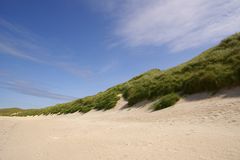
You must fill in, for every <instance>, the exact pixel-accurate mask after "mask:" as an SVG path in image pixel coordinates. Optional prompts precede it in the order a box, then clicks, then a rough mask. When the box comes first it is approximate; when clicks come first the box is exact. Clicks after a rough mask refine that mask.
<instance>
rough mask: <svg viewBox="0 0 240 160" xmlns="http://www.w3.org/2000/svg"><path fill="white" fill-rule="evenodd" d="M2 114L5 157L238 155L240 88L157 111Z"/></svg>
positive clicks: (0, 148) (188, 158)
mask: <svg viewBox="0 0 240 160" xmlns="http://www.w3.org/2000/svg"><path fill="white" fill-rule="evenodd" d="M126 103H127V102H126V101H124V100H123V99H122V98H121V99H120V100H119V101H118V102H117V106H116V107H115V108H114V109H112V110H108V111H105V112H104V111H94V110H92V111H90V112H88V113H86V114H80V113H74V114H68V115H58V116H57V115H51V116H50V115H49V116H35V117H0V126H1V127H0V160H68V159H69V160H80V159H81V160H108V159H109V160H123V159H124V160H161V159H163V160H239V159H240V134H239V133H240V88H235V89H230V90H223V91H220V92H219V93H217V94H215V95H214V96H211V95H210V94H207V93H202V94H194V95H191V96H187V97H185V98H183V99H181V100H180V101H179V102H178V103H177V104H176V105H174V106H172V107H169V108H166V109H163V110H161V111H156V112H152V111H150V110H149V109H148V106H150V105H151V103H150V102H148V101H143V102H141V103H138V104H136V105H134V106H133V107H131V108H126V106H125V105H126Z"/></svg>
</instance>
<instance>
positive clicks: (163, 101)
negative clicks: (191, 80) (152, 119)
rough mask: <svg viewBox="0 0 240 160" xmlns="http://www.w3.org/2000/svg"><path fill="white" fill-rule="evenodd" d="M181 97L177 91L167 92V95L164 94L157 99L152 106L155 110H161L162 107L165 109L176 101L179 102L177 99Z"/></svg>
mask: <svg viewBox="0 0 240 160" xmlns="http://www.w3.org/2000/svg"><path fill="white" fill-rule="evenodd" d="M179 99H180V96H179V95H178V94H176V93H170V94H167V95H165V96H162V97H161V98H160V99H159V100H157V101H156V102H155V103H154V104H153V105H152V106H151V108H152V109H153V110H154V111H157V110H160V109H164V108H167V107H170V106H172V105H174V104H175V103H177V101H178V100H179Z"/></svg>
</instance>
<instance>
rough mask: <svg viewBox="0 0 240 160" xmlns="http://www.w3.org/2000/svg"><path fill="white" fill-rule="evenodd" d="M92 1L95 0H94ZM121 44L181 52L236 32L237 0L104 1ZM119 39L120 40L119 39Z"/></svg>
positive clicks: (238, 19) (239, 20)
mask: <svg viewBox="0 0 240 160" xmlns="http://www.w3.org/2000/svg"><path fill="white" fill-rule="evenodd" d="M93 1H94V0H93ZM103 1H104V2H102V3H101V5H99V7H105V11H107V12H111V14H113V15H114V17H113V19H114V20H115V21H114V23H115V29H114V36H116V37H117V38H116V39H117V41H119V42H120V43H121V44H124V45H127V46H131V47H135V46H161V45H166V46H168V47H169V48H170V50H172V51H175V52H176V51H182V50H185V49H189V48H194V47H199V46H203V45H206V44H214V43H217V42H218V41H219V40H221V39H222V38H225V37H226V36H228V35H230V34H233V33H235V32H239V31H240V29H239V27H240V1H239V0H213V1H210V0H122V1H119V0H103ZM119 38H120V40H119Z"/></svg>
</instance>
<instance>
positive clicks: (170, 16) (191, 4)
mask: <svg viewBox="0 0 240 160" xmlns="http://www.w3.org/2000/svg"><path fill="white" fill-rule="evenodd" d="M239 28H240V1H239V0H218V1H209V0H167V1H166V0H101V1H98V0H51V1H47V0H42V1H33V0H21V1H19V0H0V107H1V108H3V107H22V108H30V107H31V108H33V107H43V106H49V105H53V104H56V103H62V102H67V101H71V100H73V99H76V98H81V97H84V96H88V95H93V94H95V93H97V92H99V91H103V90H105V89H107V88H109V87H111V86H114V85H115V84H118V83H121V82H124V81H126V80H128V79H130V78H132V77H133V76H135V75H138V74H140V73H142V72H145V71H147V70H150V69H153V68H159V69H162V70H164V69H167V68H169V67H172V66H175V65H178V64H180V63H182V62H185V61H187V60H189V59H191V58H192V57H194V56H196V55H198V54H199V53H201V52H202V51H203V50H205V49H207V48H209V47H211V46H213V45H215V44H217V43H218V42H219V41H220V40H221V39H223V38H225V37H226V36H229V35H231V34H233V33H235V32H238V31H239Z"/></svg>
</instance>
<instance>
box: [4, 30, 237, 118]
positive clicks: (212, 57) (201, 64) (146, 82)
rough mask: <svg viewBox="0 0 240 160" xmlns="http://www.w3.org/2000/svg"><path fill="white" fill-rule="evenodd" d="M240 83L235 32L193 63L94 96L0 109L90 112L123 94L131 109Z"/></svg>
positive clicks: (153, 72) (148, 74)
mask: <svg viewBox="0 0 240 160" xmlns="http://www.w3.org/2000/svg"><path fill="white" fill-rule="evenodd" d="M239 84H240V33H236V34H234V35H232V36H230V37H228V38H226V39H224V40H223V41H221V43H220V44H219V45H217V46H215V47H213V48H210V49H208V50H207V51H205V52H203V53H202V54H200V55H199V56H197V57H195V58H193V59H192V60H190V61H188V62H186V63H183V64H181V65H178V66H176V67H173V68H170V69H168V70H163V71H161V70H159V69H153V70H150V71H148V72H145V73H143V74H141V75H139V76H136V77H134V78H132V79H131V80H129V81H127V82H125V83H122V84H119V85H117V86H114V87H112V88H110V89H108V90H106V91H104V92H100V93H98V94H96V95H94V96H88V97H85V98H82V99H78V100H75V101H73V102H69V103H64V104H57V105H55V106H51V107H46V108H41V109H27V110H17V112H12V111H9V112H7V111H5V110H0V115H3V114H4V115H13V113H17V115H18V116H26V115H41V114H43V115H48V114H68V113H74V112H82V113H86V112H88V111H90V110H92V109H96V110H108V109H111V108H113V107H114V106H115V105H116V103H117V101H118V99H119V97H118V96H117V95H118V94H122V95H123V97H124V98H125V99H126V100H127V101H128V104H129V106H132V105H134V104H136V103H138V102H141V101H143V100H155V99H157V98H159V97H164V96H165V95H168V94H174V93H177V94H179V95H180V96H181V95H185V94H193V93H198V92H204V91H208V92H215V91H217V90H219V89H221V88H226V87H232V86H236V85H239Z"/></svg>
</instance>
